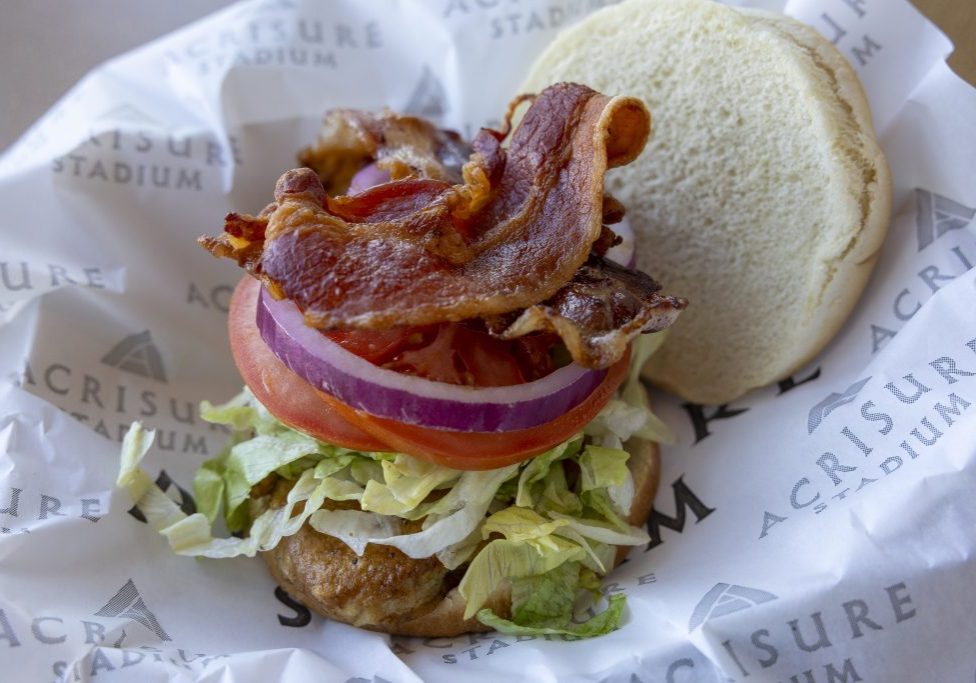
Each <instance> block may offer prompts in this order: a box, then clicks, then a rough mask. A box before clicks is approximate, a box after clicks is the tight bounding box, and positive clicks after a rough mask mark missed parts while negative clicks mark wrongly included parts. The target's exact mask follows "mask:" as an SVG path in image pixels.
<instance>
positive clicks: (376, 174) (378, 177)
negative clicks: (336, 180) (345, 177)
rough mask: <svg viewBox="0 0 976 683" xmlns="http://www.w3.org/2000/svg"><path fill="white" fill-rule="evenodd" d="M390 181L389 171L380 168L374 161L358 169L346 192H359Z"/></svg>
mask: <svg viewBox="0 0 976 683" xmlns="http://www.w3.org/2000/svg"><path fill="white" fill-rule="evenodd" d="M388 182H390V174H389V172H387V171H384V170H383V169H381V168H379V167H378V166H377V165H376V162H373V163H371V164H366V165H365V166H363V167H362V168H361V169H359V170H358V171H356V175H354V176H353V177H352V181H350V183H349V189H348V190H346V194H358V193H360V192H362V191H363V190H368V189H369V188H371V187H373V186H374V185H382V184H383V183H388Z"/></svg>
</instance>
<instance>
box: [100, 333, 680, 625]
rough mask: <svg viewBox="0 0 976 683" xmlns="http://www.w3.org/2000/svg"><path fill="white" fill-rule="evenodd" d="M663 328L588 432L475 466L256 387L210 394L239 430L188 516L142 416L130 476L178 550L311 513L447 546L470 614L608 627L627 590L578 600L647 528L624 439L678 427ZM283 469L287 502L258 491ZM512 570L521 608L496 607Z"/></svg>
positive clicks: (342, 526)
mask: <svg viewBox="0 0 976 683" xmlns="http://www.w3.org/2000/svg"><path fill="white" fill-rule="evenodd" d="M661 339H662V335H661V334H660V333H658V334H654V335H643V336H642V337H641V338H640V339H639V341H638V342H637V343H636V345H635V348H634V352H633V365H632V369H631V372H630V373H629V375H628V377H627V378H626V380H625V382H624V383H623V384H622V386H621V390H620V392H619V394H618V397H617V398H614V399H612V400H611V401H610V402H609V403H608V404H607V405H606V406H605V407H604V409H603V410H602V411H601V412H600V413H599V415H598V416H597V417H596V418H595V419H594V420H593V421H592V422H591V423H590V424H588V425H587V426H586V427H585V429H584V431H583V433H581V434H577V435H576V436H574V437H573V438H571V439H569V440H567V441H565V442H564V443H561V444H558V445H556V446H554V447H553V448H552V449H550V450H549V451H547V452H545V453H543V454H541V455H538V456H536V457H534V458H532V459H530V460H528V461H526V462H523V463H520V464H517V465H511V466H508V467H504V468H500V469H496V470H488V471H470V472H468V471H458V470H453V469H450V468H446V467H441V466H438V465H435V464H431V463H428V462H425V461H423V460H420V459H417V458H413V457H410V456H407V455H403V454H397V453H380V452H364V451H355V450H350V449H347V448H342V447H339V446H335V445H333V444H329V443H326V442H323V441H320V440H317V439H315V438H312V437H310V436H307V435H305V434H303V433H301V432H299V431H296V430H294V429H291V428H290V427H288V426H287V425H285V424H283V423H281V422H279V421H278V420H277V419H276V418H275V417H274V416H273V415H271V413H269V412H268V410H267V409H266V408H265V407H264V406H262V405H261V404H260V402H258V401H257V399H255V397H254V396H253V395H252V394H251V393H250V392H249V391H248V390H247V389H245V390H244V391H243V392H242V393H241V394H240V395H238V396H236V397H234V398H233V399H231V400H230V401H228V402H227V403H224V404H222V405H216V406H215V405H212V404H210V403H206V402H204V403H203V404H201V416H202V417H203V418H204V419H205V420H207V421H210V422H212V423H215V424H220V425H224V426H226V427H227V428H228V429H229V431H230V432H231V437H230V443H229V444H228V446H227V447H226V448H225V449H224V450H223V451H222V452H221V453H220V454H219V455H217V456H216V457H214V458H212V459H210V460H207V461H206V462H204V463H203V464H202V466H201V467H200V469H199V470H198V472H197V474H196V477H195V479H194V482H193V490H194V496H195V499H196V504H197V509H198V512H197V513H195V514H192V515H186V514H185V513H184V512H183V511H182V510H181V509H180V507H179V506H178V505H177V504H176V503H175V502H174V501H173V500H171V499H170V498H169V497H168V496H167V495H166V494H165V493H164V492H163V491H162V490H160V489H159V488H158V487H157V486H156V484H155V482H154V481H153V480H152V479H151V478H150V477H149V475H148V474H147V473H146V472H145V471H144V470H143V469H142V468H141V467H140V462H141V461H142V459H143V458H144V457H145V455H146V453H147V452H148V451H149V449H150V447H151V444H152V440H153V436H154V433H153V432H152V431H148V430H146V429H144V428H143V427H142V425H140V424H139V423H134V424H133V425H132V427H131V428H130V430H129V433H128V434H127V435H126V437H125V440H124V442H123V447H122V462H121V468H120V473H119V478H118V485H119V486H122V487H125V488H126V489H127V490H128V491H129V493H130V495H131V496H132V498H133V500H134V501H135V502H136V504H137V505H138V506H139V508H140V510H142V512H143V514H144V515H145V517H146V519H147V520H148V521H149V523H150V524H151V525H152V527H153V528H154V529H156V530H158V531H159V532H160V533H161V534H162V535H163V536H165V537H166V538H167V540H168V541H169V544H170V546H171V547H172V549H173V550H174V551H175V552H177V553H179V554H183V555H193V556H203V557H213V558H216V557H233V556H236V555H246V556H253V555H255V554H256V553H258V552H261V551H263V550H268V549H270V548H273V547H274V546H275V545H276V544H277V543H278V542H279V541H280V540H281V539H282V538H284V537H285V536H288V535H290V534H294V533H296V532H297V531H298V530H299V529H300V528H301V527H302V525H303V524H305V523H306V522H308V523H309V525H310V526H311V527H312V528H314V529H316V530H317V531H319V532H321V533H326V534H330V535H332V536H334V537H335V538H338V539H340V540H342V541H343V542H344V543H346V544H347V545H348V546H349V547H350V548H351V549H352V550H353V551H354V552H355V553H357V554H360V555H361V554H362V553H363V552H365V550H366V547H367V546H368V545H369V544H377V545H389V546H393V547H396V548H398V549H400V550H401V551H403V552H404V553H405V554H406V555H408V556H409V557H413V558H423V557H430V556H436V557H438V558H439V559H440V561H441V562H442V563H443V564H444V565H445V566H446V567H448V568H449V569H452V570H453V569H456V568H458V567H461V566H463V565H464V564H465V563H467V565H468V566H467V569H466V571H465V574H464V578H463V579H462V581H461V583H460V585H459V590H460V592H461V594H462V596H463V597H464V598H465V600H466V601H467V610H466V614H465V617H466V618H469V617H471V616H473V615H477V617H478V619H479V620H480V621H481V622H482V623H484V624H487V625H489V626H491V627H493V628H496V629H497V630H499V631H502V632H505V633H513V634H544V633H553V634H555V633H561V634H570V635H577V636H581V637H583V636H592V635H600V634H603V633H607V632H609V631H611V630H613V629H615V628H617V627H618V626H619V624H620V621H621V619H622V616H623V609H624V604H623V599H622V597H621V596H613V597H612V598H611V599H610V601H609V604H608V606H607V608H606V609H605V610H604V611H603V612H600V613H599V614H596V615H595V616H591V618H589V619H588V620H587V621H584V622H582V623H580V622H578V621H574V619H573V610H574V607H579V603H578V597H579V596H580V595H583V594H586V593H590V594H593V595H595V596H597V597H598V596H599V575H602V574H605V573H606V572H607V571H608V570H609V568H610V567H612V565H613V559H614V555H615V552H616V546H618V545H640V544H643V543H646V542H647V540H648V537H647V534H646V533H645V532H644V531H643V530H641V529H637V528H634V527H631V526H629V525H628V524H627V522H626V521H625V518H626V517H627V513H628V511H629V509H630V506H631V503H632V501H633V497H634V481H633V477H632V476H631V473H630V470H629V468H628V467H627V458H628V454H627V452H626V451H624V450H623V449H622V444H623V443H625V442H626V441H627V440H628V439H630V438H631V437H633V436H640V437H643V438H649V439H654V440H657V441H667V440H668V439H670V438H672V437H671V433H670V431H669V430H668V429H667V427H666V426H664V425H663V423H661V422H660V420H658V419H657V418H656V417H654V415H653V414H652V413H651V412H650V410H649V408H648V404H647V400H646V397H645V394H644V391H643V390H642V389H641V387H640V378H639V368H640V365H642V364H643V362H644V360H646V358H647V356H648V355H650V353H651V352H653V350H654V348H656V346H657V345H659V344H660V341H661ZM584 435H585V437H586V438H587V441H584ZM567 463H569V464H567ZM567 473H568V474H567ZM271 476H275V477H277V478H280V479H284V480H287V481H288V482H290V488H289V491H288V494H287V496H286V498H285V501H284V504H283V505H282V506H280V507H277V508H272V507H270V504H269V503H268V500H267V499H257V500H255V499H254V498H253V496H255V495H264V494H265V493H267V492H268V488H267V486H263V487H262V488H260V489H257V490H258V491H259V492H260V493H255V491H256V489H255V486H257V485H258V484H261V483H262V482H267V483H271V480H269V479H268V478H269V477H271ZM326 500H335V501H346V500H354V501H358V503H359V508H360V509H355V510H328V509H323V503H324V502H325V501H326ZM221 517H222V518H223V521H224V523H225V524H226V526H227V529H228V530H229V531H231V532H237V531H244V530H247V533H248V535H247V537H246V538H236V537H217V536H215V535H214V532H213V525H214V524H215V522H217V521H218V518H221ZM405 520H406V521H414V522H416V521H418V520H422V521H421V523H420V530H419V531H413V532H411V533H402V531H401V530H402V528H403V522H404V521H405ZM416 526H417V525H416V524H414V525H412V528H414V529H416ZM505 582H507V583H508V585H509V586H510V588H511V594H512V619H511V621H509V620H506V619H503V618H501V617H499V616H497V615H496V614H494V613H493V612H492V611H491V610H490V609H485V608H484V605H485V603H486V601H487V600H488V598H489V596H490V595H491V594H492V592H493V591H495V590H496V589H497V588H498V587H499V586H500V585H502V584H503V583H505Z"/></svg>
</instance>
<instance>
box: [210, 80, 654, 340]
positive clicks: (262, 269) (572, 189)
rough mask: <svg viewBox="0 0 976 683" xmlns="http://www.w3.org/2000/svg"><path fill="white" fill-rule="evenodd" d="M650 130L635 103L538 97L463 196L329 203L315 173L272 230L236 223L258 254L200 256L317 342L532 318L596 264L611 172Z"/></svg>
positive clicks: (474, 161)
mask: <svg viewBox="0 0 976 683" xmlns="http://www.w3.org/2000/svg"><path fill="white" fill-rule="evenodd" d="M649 129H650V117H649V115H648V113H647V110H646V109H645V108H644V106H643V104H642V103H641V102H640V101H639V100H635V99H632V98H622V97H617V98H608V97H606V96H604V95H601V94H599V93H597V92H594V91H593V90H590V89H589V88H587V87H585V86H582V85H577V84H569V83H561V84H558V85H555V86H552V87H550V88H548V89H546V90H545V91H543V92H542V93H541V94H539V95H538V96H537V97H536V99H535V101H534V102H533V105H532V106H531V107H530V108H529V110H528V111H527V112H526V114H525V117H524V118H523V120H522V122H521V125H520V126H519V127H518V129H517V130H516V131H515V133H514V134H513V135H512V139H511V143H510V145H509V146H508V148H507V149H506V148H502V147H501V145H500V144H499V143H500V141H501V139H502V138H503V137H504V135H503V134H502V133H499V132H495V131H482V133H481V134H480V135H479V136H478V138H477V139H476V140H475V141H474V143H473V147H474V149H475V150H476V152H475V153H474V154H473V156H472V157H471V160H470V161H469V162H468V163H467V164H465V166H464V169H463V176H464V183H462V184H454V185H451V184H448V183H446V182H440V183H438V181H437V180H436V179H428V180H408V181H400V182H399V183H398V182H393V183H388V184H386V185H380V186H377V187H374V188H372V189H370V190H367V191H366V192H364V193H361V194H359V195H356V196H353V197H338V198H334V199H330V198H328V196H327V193H326V191H325V189H324V188H323V186H322V184H321V182H320V180H319V178H318V176H317V175H316V173H314V172H313V171H311V170H309V169H299V170H294V171H289V172H288V173H286V174H285V175H284V176H282V178H281V179H280V180H279V181H278V186H277V188H276V190H275V201H276V204H277V206H276V208H275V209H274V210H273V211H272V212H271V213H270V215H268V218H267V227H266V229H265V230H263V231H261V230H260V229H258V228H259V226H255V225H254V223H253V222H254V221H260V220H261V219H260V218H250V217H244V218H243V219H242V217H235V219H234V220H235V221H236V222H239V221H240V220H244V221H245V222H248V223H249V228H248V230H249V232H248V234H250V235H252V236H254V237H257V236H258V234H259V233H261V234H260V241H254V240H247V239H244V238H241V237H235V236H234V235H233V234H231V233H225V234H224V235H221V236H220V237H218V238H216V239H214V238H203V240H202V243H203V245H204V247H206V248H207V249H208V250H210V251H211V252H212V253H214V254H215V255H218V256H228V257H231V258H234V259H236V260H237V261H238V262H239V263H241V265H243V266H244V267H245V268H247V269H248V270H249V271H250V272H251V273H253V274H254V275H257V276H259V277H260V278H261V279H263V280H264V281H265V282H266V283H267V284H269V285H270V287H269V289H270V290H271V291H272V293H275V294H276V295H281V296H285V297H287V298H289V299H291V300H293V301H295V302H296V303H297V304H298V305H299V306H300V307H301V308H302V309H303V310H304V311H305V318H306V322H307V323H308V324H309V325H311V326H313V327H317V328H320V329H339V328H350V327H352V328H357V327H358V328H383V327H390V326H393V325H424V324H428V323H433V322H441V321H448V320H450V321H458V320H464V319H468V318H478V317H488V316H495V315H500V314H504V313H507V312H510V311H514V310H520V309H524V308H527V307H530V306H532V305H533V304H537V303H539V302H542V301H546V300H547V299H549V298H550V297H552V296H554V295H555V294H556V293H557V292H558V291H559V290H560V289H561V288H562V287H563V286H564V285H565V284H566V283H567V282H569V281H570V279H571V278H572V277H573V275H574V273H576V271H577V269H578V268H579V267H580V266H581V265H582V264H583V263H584V262H585V261H586V259H587V257H588V255H589V253H590V249H591V246H592V245H593V243H594V242H595V241H596V240H597V239H598V238H599V237H600V234H601V230H602V217H603V211H604V207H603V176H604V173H605V171H606V169H607V168H608V167H612V166H617V165H620V164H624V163H628V162H630V161H631V160H633V159H634V158H635V157H636V156H637V154H639V153H640V151H641V149H642V148H643V145H644V143H645V141H646V139H647V136H648V133H649ZM390 193H399V195H400V197H399V200H398V202H399V203H400V205H401V208H400V209H396V208H395V207H396V206H397V202H390V201H388V200H389V198H390ZM418 194H422V195H424V197H423V201H416V197H417V195H418ZM371 205H372V206H374V207H376V208H377V211H379V214H378V215H381V216H382V218H381V219H379V220H377V219H376V216H374V215H373V214H372V213H371V212H370V211H369V209H368V207H369V206H371ZM380 207H385V208H383V209H382V210H380ZM402 207H406V208H402ZM242 234H243V233H242ZM255 244H260V245H261V250H262V251H261V257H260V260H259V261H257V262H256V261H255V260H254V258H253V255H254V245H255Z"/></svg>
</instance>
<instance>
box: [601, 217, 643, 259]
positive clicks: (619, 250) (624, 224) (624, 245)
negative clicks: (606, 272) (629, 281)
mask: <svg viewBox="0 0 976 683" xmlns="http://www.w3.org/2000/svg"><path fill="white" fill-rule="evenodd" d="M610 229H611V230H613V231H614V232H615V233H617V234H618V235H620V237H622V238H623V240H624V241H623V242H621V243H620V244H618V245H617V246H615V247H611V248H610V249H608V250H607V258H608V259H610V260H611V261H615V262H616V263H619V264H620V265H622V266H625V267H627V268H633V267H634V266H635V265H637V251H636V248H635V247H636V238H635V237H634V229H633V228H632V227H630V221H629V220H627V217H626V216H624V218H623V220H622V221H620V222H619V223H614V224H613V225H611V226H610Z"/></svg>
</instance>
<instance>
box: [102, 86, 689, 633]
mask: <svg viewBox="0 0 976 683" xmlns="http://www.w3.org/2000/svg"><path fill="white" fill-rule="evenodd" d="M523 105H526V106H523ZM522 110H524V113H522V117H521V119H520V121H519V123H518V125H517V126H513V124H512V120H513V117H514V116H515V114H516V112H517V111H519V112H520V113H521V112H522ZM649 133H650V115H649V113H648V111H647V109H646V108H645V106H644V105H643V104H642V103H641V101H640V100H637V99H633V98H629V97H610V96H606V95H603V94H601V93H599V92H596V91H595V90H592V89H590V88H588V87H586V86H583V85H579V84H575V83H558V84H555V85H552V86H550V87H547V88H546V89H544V90H542V91H541V92H539V93H538V94H537V95H532V96H523V97H520V98H518V99H517V100H515V101H514V102H513V103H512V104H511V105H510V106H509V108H508V113H507V115H506V116H505V121H504V124H503V125H502V126H501V129H500V130H489V129H482V130H481V131H480V132H479V133H478V135H477V136H476V137H475V138H474V139H473V140H472V141H470V142H468V141H465V140H463V139H462V138H461V137H460V136H458V135H457V134H455V133H452V132H449V131H445V130H441V129H439V128H437V127H436V126H435V125H434V124H432V123H430V122H428V121H424V120H422V119H419V118H415V117H411V116H404V115H398V114H395V113H392V112H389V111H386V112H382V113H369V112H363V111H354V110H335V111H332V112H330V113H329V114H327V116H326V119H325V125H324V129H323V132H322V134H321V135H320V137H319V139H318V140H317V142H316V143H315V144H314V145H313V146H312V147H311V148H309V149H307V150H305V151H304V152H302V154H301V156H300V162H301V163H302V164H303V167H302V168H298V169H295V170H290V171H288V172H286V173H285V174H284V175H282V176H281V177H280V179H279V180H278V182H277V185H276V187H275V189H274V198H273V199H274V200H273V202H272V203H271V204H269V205H268V206H267V207H265V208H264V210H262V211H261V212H260V213H258V214H257V215H245V214H236V213H232V214H229V215H228V216H227V217H226V219H225V223H224V231H223V232H222V233H221V234H220V235H218V236H204V237H201V238H200V240H199V241H200V244H201V245H202V246H203V247H204V248H205V249H207V250H208V251H209V252H210V253H212V254H213V255H215V256H218V257H223V258H230V259H233V260H234V261H236V262H237V263H238V264H239V265H240V266H241V267H242V268H243V270H244V271H245V274H244V276H243V279H242V280H241V282H240V284H239V285H238V286H237V288H236V291H235V293H234V296H233V300H232V303H231V307H230V314H229V332H230V346H231V352H232V355H233V358H234V361H235V362H236V364H237V367H238V369H239V370H240V372H241V375H242V377H243V380H244V384H245V385H246V387H245V389H244V391H243V392H242V393H241V394H240V395H239V396H237V397H235V398H234V399H232V400H230V401H229V402H227V403H225V404H223V405H216V406H215V405H211V404H209V403H206V402H205V403H204V404H203V405H202V407H201V415H202V417H203V418H204V419H206V420H208V421H210V422H213V423H218V424H222V425H226V426H228V427H229V428H230V430H231V432H232V435H233V436H232V439H231V443H230V444H229V445H228V447H227V448H226V449H225V450H224V451H223V452H222V453H221V454H220V455H219V456H217V457H216V458H214V459H211V460H209V461H207V462H205V463H204V464H203V465H202V466H201V468H200V470H199V472H198V474H197V477H196V479H195V481H194V494H195V499H196V503H197V508H198V511H197V512H196V513H195V514H192V515H185V514H184V513H182V512H181V511H180V510H179V509H178V507H177V506H176V505H175V503H173V502H172V501H170V500H169V499H168V498H167V497H166V496H165V495H163V493H162V492H161V491H159V489H158V488H156V486H155V484H154V483H153V482H152V480H151V479H150V478H149V477H148V475H146V474H145V472H143V471H142V470H141V469H140V467H139V462H140V460H141V459H142V457H143V456H144V455H145V453H146V452H147V450H148V448H149V446H150V444H151V442H152V433H151V432H149V431H147V430H145V429H143V428H142V427H141V426H140V425H138V424H136V425H134V426H133V428H132V429H131V430H130V432H129V435H128V436H127V437H126V440H125V443H124V446H123V467H122V472H121V474H120V477H119V482H120V484H122V485H124V486H126V487H127V488H128V489H129V491H130V492H131V493H132V495H133V498H134V499H135V500H136V502H137V503H138V504H139V505H140V507H141V509H142V510H143V513H144V514H145V516H146V518H147V519H148V520H149V521H150V522H151V523H152V524H153V525H154V526H156V528H157V529H159V530H160V531H161V533H163V534H164V535H165V536H166V537H167V538H168V539H169V542H170V544H171V545H172V547H173V549H174V550H175V551H176V552H177V553H182V554H186V555H195V556H204V557H213V558H218V557H232V556H237V555H246V556H254V555H257V554H261V555H262V556H263V558H264V560H265V561H266V562H267V564H268V567H269V569H270V571H271V573H272V575H273V576H274V578H275V579H276V580H277V581H278V582H279V584H280V585H281V586H282V587H283V588H284V589H285V590H286V591H287V592H288V593H290V594H291V595H292V596H294V597H295V598H296V599H297V600H298V601H300V602H302V603H303V604H305V605H306V606H307V607H309V608H311V609H313V610H315V611H317V612H319V613H321V614H323V615H326V616H328V617H330V618H334V619H337V620H340V621H343V622H347V623H350V624H354V625H356V626H362V627H365V628H369V629H374V630H379V631H386V632H390V633H396V634H402V635H422V636H448V635H455V634H458V633H463V632H466V631H478V630H491V629H495V630H498V631H502V632H507V633H518V634H529V633H571V634H575V635H581V636H592V635H599V634H602V633H606V632H608V631H611V630H613V629H615V628H616V627H617V626H618V625H619V624H620V623H621V619H622V617H623V609H624V602H623V600H624V598H623V597H622V596H616V595H615V596H611V597H610V598H609V600H608V602H607V604H606V605H605V606H603V605H597V609H599V610H600V611H596V609H593V610H590V612H589V618H588V619H584V620H580V619H579V618H574V613H577V612H578V608H579V607H580V605H581V604H583V603H582V602H581V600H585V599H586V596H591V597H592V600H593V602H594V605H596V603H597V602H599V600H600V599H601V597H600V577H602V576H603V575H605V574H606V573H608V572H609V571H610V570H611V569H612V568H613V567H614V566H615V565H616V564H617V563H618V562H619V561H620V560H621V559H622V558H623V556H624V555H625V553H626V551H627V549H628V548H629V547H631V546H635V545H641V544H644V543H646V542H647V541H648V537H647V534H646V533H645V532H644V531H643V529H642V528H641V526H642V525H643V523H644V521H645V519H646V516H647V514H648V511H649V508H650V505H651V500H652V497H653V494H654V489H655V487H656V483H657V459H656V458H657V453H656V448H655V446H654V442H655V441H660V440H665V439H667V438H668V433H667V429H666V427H664V425H663V424H662V423H661V422H660V421H659V420H658V419H657V418H655V417H654V415H653V414H652V413H651V412H650V410H649V406H648V402H647V397H646V395H645V394H644V392H643V389H642V387H641V384H640V380H639V371H640V368H641V367H642V365H643V364H644V361H646V359H647V357H648V356H649V354H650V353H652V352H653V350H654V348H655V347H656V346H657V345H658V344H659V343H660V340H661V337H662V330H664V329H665V328H667V327H668V326H669V325H670V324H671V323H672V322H673V321H674V320H675V318H676V317H677V315H678V314H679V312H680V311H681V310H682V309H683V308H684V307H685V306H686V302H685V301H684V300H683V299H680V298H677V297H673V296H666V295H663V294H662V293H661V291H660V286H659V285H658V284H657V283H656V282H655V281H654V280H653V279H652V278H651V277H650V276H648V275H647V274H645V273H642V272H640V271H637V270H633V269H632V268H631V267H630V266H631V265H632V263H633V258H634V257H633V254H634V249H633V241H632V240H625V239H624V236H625V235H627V234H628V233H629V230H627V229H626V221H625V219H624V207H623V206H622V205H621V203H620V202H618V201H617V200H615V199H614V198H613V197H612V196H611V195H609V194H608V193H607V192H605V190H604V176H605V173H606V171H607V170H608V169H609V168H612V167H616V166H622V165H625V164H628V163H630V162H631V161H633V160H634V159H635V158H636V157H637V156H638V154H639V153H640V152H641V150H642V148H643V147H644V145H645V142H646V141H647V139H648V136H649ZM641 248H642V249H648V248H652V245H642V247H641ZM628 252H629V253H628ZM219 520H222V521H223V524H225V525H226V527H227V529H228V531H229V532H230V533H231V534H232V535H231V536H229V537H215V536H214V534H213V525H214V524H215V523H219Z"/></svg>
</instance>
